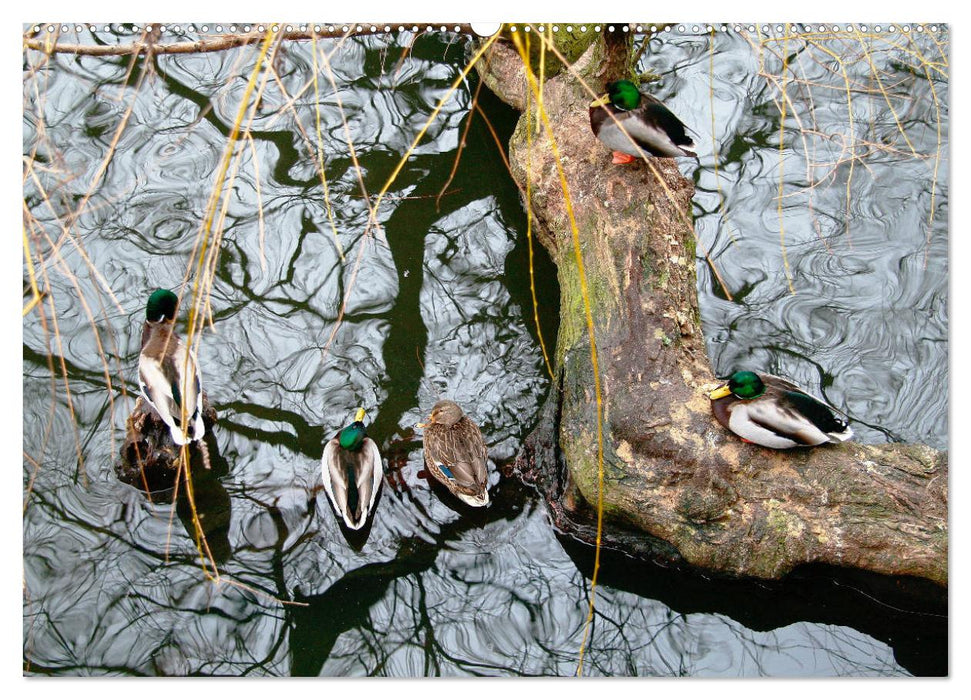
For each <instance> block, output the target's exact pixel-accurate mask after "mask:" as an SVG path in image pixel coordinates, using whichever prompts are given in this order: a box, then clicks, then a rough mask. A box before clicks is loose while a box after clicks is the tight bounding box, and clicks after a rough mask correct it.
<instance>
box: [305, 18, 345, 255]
mask: <svg viewBox="0 0 971 700" xmlns="http://www.w3.org/2000/svg"><path fill="white" fill-rule="evenodd" d="M312 53H313V55H314V96H315V97H316V98H317V99H315V100H314V113H315V114H316V117H317V170H318V171H319V172H320V182H321V184H322V185H323V188H324V208H325V209H326V211H327V220H328V221H329V222H330V228H331V230H332V231H333V232H334V245H336V246H337V254H338V255H339V256H340V258H341V262H344V248H343V247H342V246H341V240H340V237H339V236H338V235H337V223H336V222H335V221H334V210H333V208H332V207H331V205H330V188H329V187H328V186H327V175H326V174H324V138H323V136H321V133H320V88H319V87H318V85H317V72H318V68H317V37H314V38H313V49H312Z"/></svg>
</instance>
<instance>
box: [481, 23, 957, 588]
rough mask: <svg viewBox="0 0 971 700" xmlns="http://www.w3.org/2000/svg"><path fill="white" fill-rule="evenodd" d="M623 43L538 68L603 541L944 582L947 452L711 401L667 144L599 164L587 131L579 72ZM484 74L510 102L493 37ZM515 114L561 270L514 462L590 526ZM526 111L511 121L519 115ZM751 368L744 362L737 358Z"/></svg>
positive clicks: (623, 55) (684, 201) (587, 484)
mask: <svg viewBox="0 0 971 700" xmlns="http://www.w3.org/2000/svg"><path fill="white" fill-rule="evenodd" d="M628 50H629V49H628V48H627V45H626V44H624V43H620V42H618V43H614V44H611V43H610V42H605V41H603V40H598V41H596V42H595V43H594V44H593V45H591V46H590V47H589V48H588V49H587V50H586V52H585V53H584V54H583V55H582V56H581V58H580V59H578V60H577V61H576V63H575V64H574V66H573V68H574V70H573V71H564V72H562V73H560V74H558V75H557V76H555V77H553V78H551V79H549V80H547V81H546V83H545V85H544V88H543V105H544V108H545V111H546V113H547V114H548V116H549V120H550V122H551V124H552V131H553V134H554V137H555V140H556V144H557V146H558V148H559V152H560V155H561V159H560V160H561V166H562V168H563V173H564V176H565V179H566V182H567V185H568V190H569V197H570V200H571V202H572V207H573V213H574V218H575V221H576V224H577V229H578V235H579V249H580V251H581V253H582V256H583V263H584V266H585V269H586V278H587V296H588V298H589V303H590V305H591V310H592V316H593V322H594V327H595V339H596V349H597V355H598V357H599V367H600V381H601V386H602V407H603V408H602V410H603V473H604V478H603V514H604V521H605V525H604V543H605V545H606V546H615V547H619V548H621V549H623V550H625V551H628V552H633V553H638V554H641V555H650V556H653V557H656V558H661V559H664V560H667V561H672V562H686V563H688V564H691V565H694V566H698V567H702V568H704V569H707V570H710V571H713V572H719V573H722V574H727V575H732V576H753V577H760V578H779V577H781V576H783V575H785V574H786V573H788V572H789V571H791V570H792V569H793V568H794V567H796V566H798V565H801V564H807V563H813V562H818V563H825V564H832V565H837V566H846V567H856V568H860V569H865V570H869V571H873V572H878V573H883V574H889V575H912V576H917V577H922V578H925V579H929V580H931V581H934V582H936V583H938V584H941V585H945V586H946V585H947V541H948V537H947V470H948V466H947V455H946V453H944V452H940V451H937V450H934V449H931V448H929V447H926V446H923V445H899V444H893V445H889V444H888V445H863V444H859V443H855V442H851V443H845V444H841V445H827V446H824V447H818V448H813V449H805V450H788V451H776V450H769V449H765V448H762V447H758V446H753V445H749V444H746V443H743V442H741V441H740V440H739V439H738V438H737V437H735V436H734V435H732V434H731V433H729V432H727V431H726V430H725V429H724V428H722V427H721V426H720V425H719V424H718V423H717V422H716V421H715V419H714V417H713V415H712V413H711V409H710V402H709V400H708V398H707V396H706V392H707V391H708V390H710V389H713V388H714V387H715V386H716V385H717V383H718V382H716V380H715V378H714V377H713V376H712V373H711V368H710V366H709V363H708V359H707V353H706V348H705V341H704V336H703V334H702V329H701V321H700V315H699V312H698V299H697V290H696V273H695V265H696V260H697V259H698V258H697V256H696V254H695V241H694V237H693V228H692V224H691V222H690V216H691V197H692V195H693V191H694V188H693V186H692V184H691V183H690V182H689V181H688V180H686V179H685V178H684V177H683V176H682V175H681V173H680V172H679V170H678V167H677V164H676V163H675V162H674V160H672V159H652V161H651V163H650V164H648V163H644V162H643V161H641V162H637V163H634V164H631V165H629V166H623V167H618V166H613V165H611V163H610V153H609V151H608V150H607V148H606V147H605V146H603V145H602V144H601V143H600V142H599V141H598V140H597V139H596V138H595V137H594V136H593V134H592V132H591V130H590V123H589V117H588V104H589V102H590V100H591V99H593V97H592V96H591V94H590V93H589V92H588V91H587V90H586V89H585V88H584V87H583V85H582V84H581V82H580V81H579V80H578V78H577V77H576V74H578V75H579V76H580V77H582V78H583V80H584V81H586V83H587V84H588V85H589V86H590V87H591V88H592V89H593V90H594V91H599V92H602V91H603V86H604V84H605V82H606V81H607V80H609V79H615V78H616V77H618V76H619V75H622V74H623V72H624V71H626V70H627V64H626V63H625V62H626V61H628V60H629V53H627V51H628ZM488 59H489V60H488V63H487V65H486V67H484V68H483V69H482V73H483V75H484V80H485V82H486V84H487V85H488V86H489V87H490V88H492V89H493V90H494V91H495V92H496V93H497V95H498V96H499V97H500V98H501V99H503V100H504V101H505V102H507V103H508V104H510V105H512V106H514V107H517V108H518V109H520V110H524V109H526V107H527V94H526V92H525V85H526V84H525V80H524V77H523V76H524V72H523V64H522V61H521V60H520V58H519V56H518V54H517V53H516V51H515V49H513V48H511V47H510V46H509V45H508V44H503V43H497V44H494V46H493V48H492V49H491V50H490V52H489V54H488ZM530 102H531V107H530V109H531V113H532V114H531V119H530V120H529V123H527V119H526V116H525V115H524V117H522V118H520V121H519V124H518V125H517V128H516V131H515V132H514V134H513V136H512V138H511V142H510V148H509V151H510V158H509V159H510V163H511V167H512V173H513V177H514V178H516V179H517V180H518V181H519V182H520V184H521V185H522V186H523V187H525V183H526V180H527V171H528V173H529V174H528V180H529V185H530V192H531V201H530V202H529V208H530V209H531V210H532V212H533V213H534V215H535V216H536V217H537V218H538V219H539V224H540V226H538V227H537V228H538V229H539V230H538V231H537V235H538V238H539V240H540V241H541V242H542V243H543V245H544V246H545V247H546V249H547V250H548V251H549V253H550V255H551V256H552V258H553V261H554V262H555V263H556V266H557V270H558V273H557V274H558V279H559V284H560V310H559V311H560V330H559V337H558V339H557V347H556V362H555V371H556V373H557V387H556V388H555V389H554V390H553V391H551V395H550V397H549V400H548V403H547V406H546V408H545V409H544V411H543V415H542V418H541V420H540V423H539V425H538V427H537V428H536V429H535V431H534V432H533V433H532V434H531V435H530V436H529V438H528V439H527V441H526V444H525V447H524V450H523V452H522V454H521V455H520V457H519V459H518V462H517V467H518V469H519V471H520V473H521V474H522V475H523V476H524V478H526V479H527V480H529V481H532V482H533V483H536V484H537V486H538V487H539V488H540V490H541V491H543V492H544V494H545V496H546V499H547V501H548V503H549V505H550V509H551V514H552V516H553V519H554V521H555V523H556V525H557V526H558V527H559V528H561V529H562V530H564V531H566V532H569V533H571V534H574V535H576V536H578V537H580V538H581V539H584V540H586V541H588V542H592V541H593V540H594V538H595V536H596V527H595V523H596V504H597V501H598V490H599V487H598V469H599V464H598V439H597V433H598V431H597V404H596V400H595V395H594V376H593V365H592V360H591V348H590V342H589V335H588V330H587V324H586V315H585V310H584V303H583V296H582V290H581V285H580V277H579V274H578V265H577V261H576V257H575V255H576V254H575V248H574V242H573V232H572V228H571V224H570V220H569V216H568V212H567V206H566V197H565V196H564V192H563V189H562V187H561V183H560V176H559V173H558V169H557V164H556V162H555V159H554V155H553V148H552V145H551V143H550V141H549V138H548V137H547V135H546V133H545V130H541V131H539V132H537V131H536V118H535V112H536V104H535V101H534V100H532V99H530ZM530 127H532V128H533V133H532V134H531V136H530V138H527V132H526V129H527V128H530ZM753 369H756V370H757V369H758V368H753Z"/></svg>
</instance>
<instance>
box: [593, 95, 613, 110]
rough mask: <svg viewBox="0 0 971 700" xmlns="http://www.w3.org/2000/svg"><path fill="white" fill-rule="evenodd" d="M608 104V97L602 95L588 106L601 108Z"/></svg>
mask: <svg viewBox="0 0 971 700" xmlns="http://www.w3.org/2000/svg"><path fill="white" fill-rule="evenodd" d="M608 102H610V97H609V96H608V95H604V96H603V97H598V98H597V99H595V100H594V101H593V102H591V103H590V106H591V107H603V106H604V105H605V104H607V103H608Z"/></svg>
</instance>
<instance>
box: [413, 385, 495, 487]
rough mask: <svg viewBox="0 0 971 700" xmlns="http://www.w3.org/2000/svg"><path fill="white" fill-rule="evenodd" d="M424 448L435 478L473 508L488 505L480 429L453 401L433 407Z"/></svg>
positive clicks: (428, 464) (420, 424)
mask: <svg viewBox="0 0 971 700" xmlns="http://www.w3.org/2000/svg"><path fill="white" fill-rule="evenodd" d="M417 427H419V428H424V429H425V434H424V435H423V436H422V447H423V448H424V453H425V466H426V467H427V468H428V471H429V472H431V474H432V476H434V477H435V478H436V479H438V480H439V481H440V482H442V483H443V484H445V487H446V488H447V489H448V490H449V491H451V492H452V493H453V494H455V495H456V496H457V497H458V498H460V499H461V500H462V501H464V502H465V503H468V504H469V505H470V506H485V505H488V504H489V491H488V487H489V472H488V470H487V466H486V465H487V461H486V460H488V458H489V454H488V450H486V445H485V442H484V441H483V440H482V433H480V432H479V427H478V426H477V425H476V424H475V423H473V422H472V421H471V420H470V419H469V417H468V416H467V415H465V414H464V413H463V412H462V409H461V407H460V406H459V405H458V404H457V403H455V402H454V401H448V400H445V401H439V402H438V403H436V404H435V405H434V406H433V407H432V412H431V415H430V416H429V417H428V422H427V423H419V424H418V426H417Z"/></svg>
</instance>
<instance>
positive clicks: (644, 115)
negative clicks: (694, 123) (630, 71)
mask: <svg viewBox="0 0 971 700" xmlns="http://www.w3.org/2000/svg"><path fill="white" fill-rule="evenodd" d="M621 126H623V129H621ZM590 128H592V129H593V133H594V136H596V137H597V138H598V139H600V140H601V141H603V142H604V143H605V144H607V146H608V147H609V148H610V149H611V150H612V151H613V152H614V159H613V162H614V163H618V164H621V163H630V162H631V161H633V160H635V158H642V157H647V156H659V157H661V158H674V157H676V156H688V157H690V158H697V157H698V154H697V153H695V150H694V148H695V144H694V142H693V141H692V140H691V138H689V136H688V134H687V133H686V131H685V129H686V127H685V125H684V124H683V123H682V122H681V120H680V119H678V118H677V117H676V116H674V114H673V113H672V112H671V110H669V109H668V108H667V107H665V106H664V105H663V104H662V103H661V101H660V100H658V99H657V98H656V97H652V96H651V95H647V94H643V93H641V91H640V90H638V88H637V86H636V85H635V84H634V83H632V82H631V81H629V80H618V81H616V82H613V83H607V94H606V95H604V96H602V97H600V98H599V99H596V100H594V101H593V102H591V103H590ZM625 131H626V132H627V133H624V132H625Z"/></svg>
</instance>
